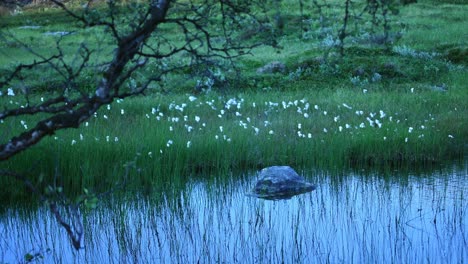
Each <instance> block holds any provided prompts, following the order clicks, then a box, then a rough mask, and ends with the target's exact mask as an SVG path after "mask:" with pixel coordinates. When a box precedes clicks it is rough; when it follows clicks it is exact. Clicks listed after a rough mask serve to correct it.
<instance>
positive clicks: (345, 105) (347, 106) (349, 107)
mask: <svg viewBox="0 0 468 264" xmlns="http://www.w3.org/2000/svg"><path fill="white" fill-rule="evenodd" d="M343 106H344V107H345V108H348V109H353V108H352V107H351V106H349V105H347V104H345V103H343Z"/></svg>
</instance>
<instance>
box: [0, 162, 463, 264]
mask: <svg viewBox="0 0 468 264" xmlns="http://www.w3.org/2000/svg"><path fill="white" fill-rule="evenodd" d="M303 175H304V176H305V177H306V178H307V180H309V181H311V182H313V183H315V184H317V186H318V187H317V190H315V191H313V192H311V193H307V194H302V195H299V196H296V197H293V198H291V199H289V200H280V201H268V200H261V199H257V198H254V197H249V196H246V195H245V194H246V193H248V192H250V190H251V188H252V187H253V186H254V184H255V178H256V175H255V174H251V175H244V176H242V177H234V176H233V179H232V180H230V181H229V182H224V183H213V182H207V181H206V180H195V181H192V182H190V183H188V184H187V186H186V188H185V189H184V190H182V191H180V193H179V192H178V193H176V194H175V195H170V196H169V195H166V196H163V199H159V200H157V201H154V200H155V199H148V198H143V197H139V198H138V199H126V200H124V201H120V200H119V201H116V200H114V201H108V202H107V203H106V202H103V203H102V204H101V206H100V207H99V208H98V209H96V210H94V211H92V212H89V213H86V214H85V215H84V217H83V222H84V226H85V239H84V249H82V250H80V251H74V250H73V249H72V246H71V244H70V242H69V240H68V238H67V236H66V233H65V231H64V230H63V229H61V228H60V227H59V226H58V224H57V223H56V222H55V220H54V219H53V218H52V216H51V214H50V213H49V212H48V211H47V210H46V209H44V208H40V209H35V210H26V209H21V208H11V209H9V210H7V213H6V214H4V215H1V219H0V263H17V262H21V261H24V256H25V254H26V253H29V254H31V255H34V254H38V255H37V256H38V257H39V256H40V257H41V258H38V262H39V263H42V262H44V263H101V264H103V263H465V262H468V230H467V229H468V200H467V195H468V184H467V181H468V176H467V171H466V169H459V168H458V169H451V170H445V171H438V172H435V173H432V174H431V175H418V176H416V175H408V174H405V175H401V174H398V173H394V175H388V174H387V175H385V176H384V175H380V174H370V175H369V174H366V175H364V174H362V175H359V174H350V173H343V174H341V175H337V174H334V175H329V174H325V173H316V172H304V173H303ZM235 178H242V179H243V180H234V179H235Z"/></svg>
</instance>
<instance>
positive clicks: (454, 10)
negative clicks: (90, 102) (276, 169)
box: [0, 1, 468, 201]
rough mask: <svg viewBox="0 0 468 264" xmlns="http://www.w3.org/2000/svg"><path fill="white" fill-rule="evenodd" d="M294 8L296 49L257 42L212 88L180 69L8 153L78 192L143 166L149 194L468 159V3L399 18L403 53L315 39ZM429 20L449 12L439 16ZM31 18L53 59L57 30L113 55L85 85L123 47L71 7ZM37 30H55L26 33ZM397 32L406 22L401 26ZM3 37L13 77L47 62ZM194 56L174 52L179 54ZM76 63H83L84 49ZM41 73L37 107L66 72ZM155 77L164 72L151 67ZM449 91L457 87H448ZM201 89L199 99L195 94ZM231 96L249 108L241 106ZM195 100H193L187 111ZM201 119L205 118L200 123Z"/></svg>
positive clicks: (288, 41) (5, 128)
mask: <svg viewBox="0 0 468 264" xmlns="http://www.w3.org/2000/svg"><path fill="white" fill-rule="evenodd" d="M285 7H287V8H285V9H284V10H286V11H285V12H286V13H285V16H286V17H287V18H288V20H287V21H286V26H285V30H284V31H283V35H282V36H280V37H279V45H280V46H282V47H283V48H282V49H273V48H271V47H268V46H262V47H259V48H256V49H255V50H253V52H252V55H248V56H245V57H243V58H242V59H240V60H239V61H237V66H238V69H239V70H240V72H241V75H240V76H238V75H236V74H235V73H234V72H231V71H227V70H225V69H224V68H222V67H219V68H218V67H217V66H213V67H212V68H210V70H212V71H217V70H220V71H221V73H222V75H224V76H225V77H226V81H224V82H217V83H215V84H214V86H213V87H212V88H213V89H212V91H210V92H202V93H199V91H197V90H195V89H194V86H195V83H196V81H197V79H198V80H204V79H203V78H206V76H205V77H204V76H202V75H200V74H199V72H197V70H196V69H193V68H187V69H185V70H181V71H178V72H176V73H173V74H172V75H169V76H168V77H167V79H166V82H165V83H163V85H164V87H166V88H165V92H161V89H158V88H152V89H150V91H149V93H148V96H146V97H134V98H129V99H126V100H125V101H123V102H117V103H114V104H113V105H112V106H111V107H110V110H108V109H101V110H100V111H99V112H98V113H97V117H96V118H91V119H90V120H89V121H88V125H83V126H82V127H81V128H79V129H70V130H66V131H59V132H58V133H57V134H56V135H55V136H53V137H49V138H46V139H44V140H43V141H42V142H41V143H39V144H38V145H37V146H34V147H33V148H31V149H29V150H27V151H25V152H24V153H21V154H19V155H17V156H15V157H13V158H12V159H10V160H8V161H6V162H2V164H1V167H2V168H8V169H12V170H19V171H25V164H27V165H28V166H27V169H29V170H30V171H29V173H30V174H31V176H32V177H33V178H36V177H37V175H39V174H41V173H42V174H44V175H45V181H44V182H41V183H37V184H39V185H41V184H44V185H45V182H48V183H50V182H51V181H53V178H54V175H56V176H58V179H59V182H58V184H59V185H63V186H64V189H65V190H67V191H68V192H70V193H73V194H78V193H81V192H82V190H83V188H91V189H93V190H95V191H98V192H100V191H105V190H108V189H109V188H110V187H112V186H115V185H116V184H120V183H122V182H123V181H125V179H124V178H125V177H124V175H125V167H124V164H128V162H131V161H134V162H135V166H136V167H137V168H138V169H134V170H131V172H130V173H129V174H128V175H127V181H125V182H126V183H127V185H126V186H127V188H129V189H140V188H141V187H142V186H143V188H144V190H145V191H152V190H154V189H158V190H159V189H161V188H163V187H162V186H170V185H173V184H176V185H177V184H183V183H184V182H185V181H186V179H187V178H189V177H195V175H199V174H211V175H217V176H220V175H225V174H227V172H228V171H231V170H251V169H257V168H262V167H265V166H269V165H277V164H288V165H291V166H295V167H309V168H310V167H316V168H322V169H325V170H327V169H347V168H350V167H351V168H362V167H372V168H376V167H377V168H380V167H389V168H399V167H402V166H403V167H404V166H411V167H417V166H428V165H432V164H440V163H443V162H446V161H447V160H448V161H454V160H463V159H465V155H466V144H467V143H466V142H467V139H468V128H467V125H466V124H468V106H467V104H466V102H467V101H468V93H467V86H466V76H467V71H466V59H463V54H464V53H463V52H466V43H468V39H467V38H468V36H467V35H466V34H463V33H462V32H464V31H463V26H464V21H466V13H467V12H465V11H466V8H467V6H466V5H461V6H460V5H456V6H455V5H449V4H445V5H443V7H442V8H440V7H439V6H437V5H434V4H430V3H426V2H424V1H422V2H421V3H418V4H412V5H409V6H407V7H404V8H402V10H401V11H402V16H401V17H400V18H399V19H398V21H394V23H397V24H398V23H399V24H404V25H406V28H405V31H404V32H403V33H404V34H403V37H402V38H401V40H399V42H397V43H395V46H394V47H393V49H390V50H389V49H387V48H386V47H376V46H372V45H369V44H368V43H364V44H356V43H354V44H353V43H352V42H350V41H349V42H347V43H346V56H345V57H344V58H341V57H339V56H337V54H336V52H334V51H333V50H332V51H330V52H328V53H327V52H325V51H324V49H325V48H324V47H323V44H321V43H322V42H323V39H322V38H321V37H320V34H319V33H320V32H319V29H318V28H312V29H314V30H317V32H315V31H314V32H312V34H311V36H313V37H312V38H307V39H305V38H300V34H299V33H298V32H299V31H298V30H299V23H296V22H297V21H298V19H300V17H299V12H298V10H297V7H296V9H295V7H294V6H291V5H286V4H285ZM335 11H336V10H335ZM338 13H339V12H338ZM309 15H310V16H311V17H313V16H315V15H316V14H314V13H311V14H309ZM429 15H431V17H432V16H435V18H433V19H432V18H431V19H430V20H429V19H428V18H427V17H430V16H429ZM22 16H24V17H22ZM22 16H16V17H9V18H3V17H2V21H1V23H2V25H4V26H5V28H6V29H7V30H9V32H10V33H13V35H14V37H15V38H18V39H20V40H22V41H24V42H25V43H26V44H27V45H32V43H36V44H38V46H40V47H42V48H40V50H39V52H41V53H42V54H43V55H51V54H54V52H56V50H54V49H48V47H49V46H53V45H54V42H55V40H56V39H55V38H53V37H50V36H45V35H44V34H43V33H45V32H49V31H61V30H63V29H65V28H66V29H67V30H70V31H71V30H76V33H74V34H72V35H70V36H67V37H64V38H63V40H62V41H63V43H62V44H63V48H64V52H66V53H71V54H75V51H76V50H77V49H78V48H79V45H80V43H81V42H83V41H86V42H88V43H89V44H88V46H89V48H90V49H92V50H94V51H96V52H98V53H99V56H97V58H95V59H93V61H91V63H90V64H91V67H90V68H89V69H86V72H85V76H84V77H83V78H81V79H79V80H77V81H78V84H79V85H80V87H81V88H82V89H83V90H90V91H91V90H92V89H93V87H94V84H95V82H96V79H97V78H98V77H99V73H98V72H97V71H96V70H95V69H96V68H95V67H98V66H97V65H98V64H99V63H101V62H103V61H106V60H107V59H109V57H110V56H111V53H110V50H111V46H110V44H111V43H110V42H109V41H98V40H99V39H104V40H106V35H103V34H101V33H102V31H100V30H90V31H89V30H87V31H83V30H81V29H79V27H77V25H69V24H68V22H69V21H68V20H67V19H66V18H65V17H63V14H61V13H60V12H55V11H54V12H47V13H40V12H39V13H37V14H36V13H25V14H24V15H22ZM23 18H27V19H23ZM55 18H56V19H55ZM22 21H27V22H22ZM24 25H41V28H38V29H21V30H20V29H17V27H18V26H24ZM400 26H401V25H400ZM330 27H331V28H332V30H336V29H337V28H338V27H337V25H330ZM395 28H399V27H398V26H397V25H396V24H395ZM171 30H172V29H171V28H166V29H164V32H171ZM171 38H174V40H177V39H178V37H177V36H171ZM28 43H29V44H28ZM39 44H40V45H39ZM0 45H1V48H2V49H1V50H2V51H0V54H1V56H0V65H1V66H0V72H5V73H6V72H8V69H9V68H11V65H12V64H15V63H19V62H30V61H32V60H34V59H35V57H34V56H32V55H31V54H29V53H28V52H27V51H26V50H25V49H24V47H21V46H18V45H14V44H12V43H11V42H1V43H0ZM180 58H181V57H176V58H174V62H176V61H177V60H179V59H180ZM65 59H66V60H67V61H73V60H74V59H75V57H74V56H73V55H71V56H69V57H66V58H65ZM274 60H279V61H282V62H284V63H285V64H286V66H287V69H288V70H287V72H286V73H285V74H271V75H258V74H256V69H257V68H258V67H260V66H262V65H264V64H265V63H268V62H271V61H274ZM153 66H154V65H153ZM200 72H201V71H200ZM28 74H30V76H32V77H33V78H32V81H31V82H30V83H26V84H27V85H29V86H31V87H35V88H34V89H33V90H32V96H31V97H30V98H29V99H30V101H31V102H39V100H40V98H41V97H47V96H48V94H49V92H53V90H54V89H55V88H54V87H56V86H59V85H60V83H61V82H63V81H64V80H63V78H62V77H60V76H56V75H54V73H53V72H47V71H46V70H45V69H40V70H38V71H30V72H29V73H28ZM146 74H150V69H148V70H146V71H144V72H143V75H146ZM378 76H380V77H378ZM377 77H378V78H377ZM0 78H1V77H0ZM23 84H24V83H23ZM439 86H444V87H446V88H447V91H445V92H438V91H434V89H436V87H439ZM14 88H15V92H16V93H17V94H20V93H21V92H20V90H19V89H17V87H14ZM2 91H3V90H2ZM190 95H195V96H196V97H197V99H196V100H195V101H193V102H192V101H190V100H189V96H190ZM230 99H233V100H235V101H236V104H233V105H230V106H229V109H228V108H227V107H226V103H227V102H228V101H229V100H230ZM231 102H232V101H231ZM270 102H271V103H270ZM283 102H284V103H285V104H286V108H285V107H283ZM24 103H25V101H24V98H21V96H15V97H9V96H6V95H4V96H2V97H0V106H2V108H4V107H11V106H12V105H11V104H13V105H16V104H17V105H21V104H24ZM238 103H239V106H240V108H239V109H238V108H237V104H238ZM182 104H186V106H185V107H183V111H181V110H180V107H182ZM254 104H255V106H254ZM307 105H308V106H307ZM316 105H317V108H318V109H315V106H316ZM176 106H178V107H177V108H178V109H179V110H178V109H177V108H176ZM350 107H351V108H352V109H349V108H350ZM153 108H154V109H156V110H157V111H152V109H153ZM298 109H300V111H299V112H298ZM122 110H123V114H122V112H121V111H122ZM221 110H223V111H224V113H223V114H222V113H221ZM361 111H362V112H361ZM236 112H237V113H236ZM325 112H326V113H325ZM305 113H306V114H307V116H304V114H305ZM159 114H162V116H159ZM104 115H105V116H106V118H104ZM158 116H159V120H158V119H157V118H158ZM196 117H199V118H200V120H199V121H198V122H197V121H196V119H195V118H196ZM175 118H178V121H177V122H176V121H175V120H176V119H175ZM184 118H186V119H187V120H184ZM367 118H369V119H370V120H371V122H373V126H371V122H370V121H369V120H367ZM376 119H377V120H378V121H376ZM35 120H37V119H36V118H35V117H24V118H21V119H19V118H12V119H8V120H4V122H3V123H1V124H0V127H1V130H0V131H1V132H0V133H1V134H0V135H1V138H9V137H11V136H13V135H16V134H17V133H19V132H20V131H23V130H24V124H21V121H25V124H26V125H27V126H28V127H29V128H31V127H32V126H33V125H34V121H35ZM376 122H377V123H376ZM203 124H205V125H203ZM379 124H381V127H380V128H379ZM244 126H245V127H244ZM189 127H191V128H189ZM220 127H222V131H221V128H220ZM256 129H258V133H256ZM189 130H190V131H189ZM270 131H272V133H271V134H270ZM170 141H172V144H169V142H170ZM2 142H3V141H2ZM188 142H190V143H188ZM168 144H169V146H168ZM188 144H189V146H188ZM221 177H222V176H221ZM35 182H36V180H35ZM0 186H4V187H2V188H3V189H2V192H0V193H1V194H2V197H1V198H2V201H12V200H16V199H18V197H27V196H28V195H29V194H28V193H25V192H24V190H23V189H22V188H11V187H12V186H20V183H18V182H15V181H14V180H13V179H9V178H1V179H0ZM44 187H45V186H44Z"/></svg>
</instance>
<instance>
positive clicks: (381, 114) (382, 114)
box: [379, 110, 386, 118]
mask: <svg viewBox="0 0 468 264" xmlns="http://www.w3.org/2000/svg"><path fill="white" fill-rule="evenodd" d="M379 113H380V118H384V117H385V116H386V114H385V113H384V111H382V110H380V111H379Z"/></svg>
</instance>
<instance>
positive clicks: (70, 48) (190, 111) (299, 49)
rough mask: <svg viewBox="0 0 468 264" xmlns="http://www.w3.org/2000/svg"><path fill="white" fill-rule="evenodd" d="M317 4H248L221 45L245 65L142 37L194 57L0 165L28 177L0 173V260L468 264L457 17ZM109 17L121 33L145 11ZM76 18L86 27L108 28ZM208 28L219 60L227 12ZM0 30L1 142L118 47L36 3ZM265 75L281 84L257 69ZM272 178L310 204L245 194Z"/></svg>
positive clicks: (440, 4)
mask: <svg viewBox="0 0 468 264" xmlns="http://www.w3.org/2000/svg"><path fill="white" fill-rule="evenodd" d="M182 2H183V3H185V2H190V3H192V1H182ZM201 2H202V1H200V3H201ZM208 2H209V1H208ZM299 2H300V3H301V5H299ZM327 2H328V4H325V1H309V2H307V1H298V3H292V1H273V2H272V3H269V4H272V8H271V9H268V10H262V9H261V8H259V7H255V8H258V9H253V10H254V11H255V12H258V14H261V15H259V16H258V17H256V19H257V20H255V23H254V22H253V21H254V20H248V19H247V18H245V20H235V21H236V23H239V24H238V25H237V24H236V25H237V26H239V27H238V28H235V30H232V31H229V32H230V33H231V34H232V35H230V37H232V39H235V40H237V41H240V43H242V45H243V48H246V49H245V51H246V52H248V54H243V52H244V50H242V52H240V51H239V50H236V52H238V53H235V56H232V57H228V58H225V57H223V56H219V55H220V54H221V53H216V52H215V53H210V52H212V51H210V50H209V49H208V50H205V48H206V46H203V45H202V44H200V43H202V41H200V39H201V38H200V35H198V34H197V32H195V31H193V32H192V30H195V29H196V28H193V27H191V28H189V29H190V30H189V31H188V32H192V33H189V34H188V35H187V32H184V31H183V30H181V28H179V27H177V26H174V25H171V24H169V25H163V26H162V27H160V28H158V31H157V32H156V33H157V34H160V35H162V36H163V38H162V39H163V41H162V42H157V41H158V39H156V38H153V39H151V38H149V40H148V46H145V49H144V50H145V51H148V50H151V51H155V50H157V51H158V52H162V53H163V54H166V53H167V54H170V53H171V52H172V48H174V47H188V46H190V49H189V52H187V53H180V54H179V53H176V54H172V55H171V56H168V57H165V58H164V59H160V60H152V59H148V60H145V61H143V60H134V61H131V63H134V64H133V66H135V65H136V66H135V68H138V67H140V66H141V68H138V69H139V70H138V71H136V70H135V71H130V73H131V74H129V75H128V76H125V77H126V78H124V79H123V81H122V83H121V84H122V94H123V95H125V94H126V93H127V94H126V95H128V94H133V95H134V96H123V95H122V94H117V95H116V96H115V97H113V98H112V100H110V101H109V102H107V101H106V102H105V103H102V107H100V108H99V109H97V111H96V112H95V113H93V114H91V115H90V118H88V119H86V120H85V121H83V122H82V123H81V124H80V126H79V127H77V128H74V129H66V130H57V131H55V133H54V134H53V135H50V136H47V137H44V138H43V139H42V140H41V141H40V142H39V143H38V144H37V145H35V146H33V147H30V148H28V149H27V150H25V151H23V152H21V153H20V154H18V155H15V156H12V157H10V158H9V159H8V160H5V161H2V162H1V163H0V172H4V171H15V172H20V173H22V174H24V175H26V178H21V179H22V181H18V177H16V178H15V177H5V176H2V177H0V201H1V207H0V216H1V217H0V234H1V235H0V241H1V242H0V252H2V255H0V257H1V258H0V261H1V262H20V261H28V260H29V261H32V260H39V261H44V262H47V263H49V262H76V263H80V262H89V261H91V262H96V261H104V262H106V261H114V262H128V263H132V262H133V263H141V262H148V263H152V262H154V261H156V262H184V263H196V262H198V261H200V262H206V263H215V262H241V263H254V262H272V263H277V262H285V263H298V262H302V263H308V262H332V263H336V262H348V261H349V262H382V261H389V260H391V262H411V263H414V262H424V261H426V260H428V261H430V262H452V263H458V262H463V260H464V259H467V258H468V256H467V255H466V254H467V252H468V249H467V247H468V246H467V240H468V237H467V233H466V230H465V228H466V225H467V221H468V217H467V214H466V210H467V209H468V208H467V207H466V204H467V203H466V197H465V196H466V193H467V191H468V190H467V188H466V184H464V182H466V180H467V178H466V177H467V171H466V168H467V165H466V151H467V146H468V145H467V139H468V126H467V124H468V104H467V103H466V102H467V101H468V86H467V85H466V83H467V76H468V72H467V69H466V66H467V59H466V58H467V56H466V55H467V50H468V46H467V43H468V36H467V35H466V34H465V33H464V32H465V31H466V29H465V27H466V21H467V20H468V17H467V14H468V6H467V5H466V4H464V3H461V2H458V1H455V0H453V1H429V0H425V1H423V0H419V1H418V3H416V4H411V5H407V6H398V12H396V11H395V12H394V11H392V10H390V9H385V8H390V7H389V6H387V7H385V6H384V7H383V9H377V10H378V12H377V13H374V14H373V13H372V12H363V13H362V14H360V15H359V12H357V11H359V10H361V11H362V10H363V8H364V7H365V2H366V1H362V2H360V1H354V2H355V3H354V2H353V3H354V4H352V5H351V6H350V7H348V8H350V10H351V11H353V12H350V14H353V15H350V16H349V17H348V20H347V23H348V24H347V27H343V14H344V11H345V9H346V6H345V2H349V1H327ZM390 2H391V1H390ZM390 2H389V3H390ZM193 3H196V4H197V3H198V2H197V1H193ZM203 3H205V2H203ZM273 7H274V8H273ZM71 8H72V9H71V10H74V11H76V12H77V14H81V13H80V12H81V11H80V10H83V9H82V8H81V7H80V6H72V7H71ZM114 8H115V9H114V11H113V12H111V13H112V14H114V15H116V17H118V18H119V19H120V20H121V21H120V20H119V19H116V20H118V21H119V23H120V22H122V25H123V26H121V27H120V26H119V27H116V30H119V31H121V32H127V31H129V30H131V29H132V27H133V26H134V25H132V26H130V24H128V25H127V24H125V23H126V21H127V22H128V21H129V18H131V17H135V16H138V14H139V12H141V10H142V9H141V8H142V7H141V6H140V5H138V4H130V5H122V6H120V5H116V6H114ZM184 8H185V6H184V5H181V6H180V9H177V10H175V11H174V12H175V13H173V14H175V16H176V17H177V16H179V15H181V14H182V15H183V14H184V13H183V12H184V10H185V11H187V10H186V9H184ZM392 8H393V7H392ZM77 10H78V11H77ZM85 10H88V9H85ZM90 10H91V12H90V13H86V12H87V11H86V12H85V14H86V19H88V16H89V19H94V18H96V17H99V16H98V14H109V10H107V9H106V7H105V5H97V6H96V8H95V9H90ZM214 10H215V9H214ZM278 10H280V11H281V12H279V11H278ZM385 10H387V11H385ZM348 11H349V10H348ZM384 11H385V12H384ZM390 11H391V12H390ZM83 12H84V11H83ZM262 12H264V13H262ZM255 14H257V13H255ZM0 15H1V14H0ZM197 15H200V13H197ZM204 19H205V18H203V19H201V20H202V21H203V26H206V27H207V30H208V32H210V33H212V34H213V35H212V37H213V38H212V39H210V41H212V43H213V45H214V47H215V48H219V47H223V45H227V42H226V40H225V39H223V37H225V36H223V35H222V34H221V33H219V32H220V31H219V30H218V29H217V28H216V25H218V24H217V23H218V22H219V21H221V19H222V17H219V16H211V17H210V18H209V19H207V20H204ZM236 19H237V18H236ZM249 19H250V18H249ZM247 22H248V23H247ZM205 23H206V24H205ZM119 25H120V24H119ZM0 28H1V29H0V108H1V111H3V112H0V144H2V146H5V145H6V144H7V143H8V142H9V141H8V140H10V139H14V138H15V136H18V135H22V133H23V132H28V131H31V130H32V129H34V128H35V127H36V124H37V123H38V122H40V121H41V120H43V119H44V118H48V117H49V116H50V114H51V111H49V112H47V111H46V112H43V113H39V114H36V115H29V114H27V113H26V114H24V115H23V114H21V113H23V112H21V111H24V112H25V110H21V109H30V108H28V107H31V106H41V105H42V106H44V105H45V106H49V105H47V102H48V100H49V99H50V98H61V99H63V98H65V99H66V100H64V101H63V102H64V104H63V105H61V106H60V107H65V108H66V105H67V104H69V103H70V102H72V103H70V105H72V104H74V103H73V102H75V101H73V100H81V99H82V98H85V99H84V100H83V101H79V102H80V103H76V105H78V106H81V105H83V104H86V103H87V101H86V100H88V99H89V98H92V96H94V95H95V91H96V88H97V87H98V86H99V85H100V83H102V76H103V75H104V72H106V71H107V70H108V69H109V67H110V65H111V64H110V63H109V61H110V60H112V58H113V54H114V53H113V52H114V48H115V45H116V40H115V39H114V38H113V36H112V30H111V31H109V30H105V29H103V28H99V27H91V28H87V27H85V26H83V24H82V23H81V22H80V21H76V19H73V17H70V16H69V15H67V14H66V13H65V12H63V11H61V10H60V9H57V8H51V7H48V6H46V7H45V8H30V9H29V10H27V9H24V11H23V13H21V14H16V15H14V16H0ZM182 29H183V27H182ZM341 32H345V33H346V34H345V35H342V34H341ZM184 34H186V35H184ZM158 36H159V35H158ZM187 39H188V40H187ZM187 42H188V43H189V44H190V45H188V46H184V45H187ZM158 43H159V44H158ZM194 43H197V45H198V44H200V45H199V46H197V45H195V46H191V45H194ZM244 46H245V47H244ZM194 47H198V48H194ZM236 47H237V46H236ZM247 47H248V48H247ZM192 49H193V50H192ZM205 52H206V53H205ZM193 54H196V55H197V56H196V57H195V58H194V57H192V55H193ZM88 55H89V58H88V57H87V56H88ZM91 55H92V56H91ZM208 55H210V56H212V55H214V56H213V57H210V58H209V59H208V58H207V57H206V58H205V56H208ZM241 55H242V56H241ZM54 56H58V58H59V59H57V58H56V57H54ZM49 57H53V61H52V62H47V63H40V64H38V65H35V66H34V67H23V68H22V69H21V74H20V75H16V73H14V71H15V69H16V67H17V66H18V65H19V64H24V65H27V64H29V63H33V62H34V63H36V60H38V61H41V60H44V59H45V58H49ZM272 62H275V63H277V65H280V66H279V68H278V69H279V70H277V71H275V72H271V73H268V72H267V73H264V72H261V71H259V70H258V69H259V68H261V67H264V66H265V65H269V64H270V63H272ZM140 64H141V65H140ZM143 64H144V65H143ZM143 66H144V67H143ZM67 67H69V68H67ZM130 68H131V67H130ZM131 69H133V68H131ZM12 73H13V74H12ZM75 73H79V74H77V75H76V76H75V75H74V74H75ZM9 76H13V77H14V78H13V77H12V78H11V79H10V78H9ZM155 76H156V77H157V78H156V77H155ZM70 78H71V79H70ZM151 78H153V79H152V81H147V80H148V79H151ZM142 87H144V89H142ZM77 102H78V101H77ZM73 106H74V105H73ZM18 109H19V110H18ZM38 109H39V107H38ZM13 110H14V111H18V112H17V113H20V114H18V115H14V114H12V113H14V112H13ZM5 113H6V114H7V115H8V116H7V117H5V115H4V114H5ZM271 165H289V166H292V167H294V168H295V169H296V170H297V171H301V172H302V174H303V176H305V177H306V178H307V180H308V181H310V182H312V183H313V184H317V185H318V189H317V190H316V191H314V192H312V193H310V194H305V195H301V196H298V197H294V198H292V199H290V200H285V201H276V202H272V201H261V200H256V199H253V198H251V197H246V196H245V195H244V194H245V193H246V192H249V191H250V189H251V188H252V184H253V180H254V179H255V176H256V171H257V170H258V169H261V168H264V167H267V166H271ZM420 171H424V172H423V173H421V172H420ZM25 182H27V183H28V184H30V186H33V187H34V188H35V190H39V193H40V197H41V199H42V201H41V203H38V202H37V201H38V200H40V199H38V197H37V193H36V194H35V195H31V193H30V191H29V190H27V189H26V188H25V187H24V183H25ZM56 199H58V200H56ZM44 201H45V205H48V202H49V203H50V202H51V201H59V203H58V205H61V202H63V205H64V208H67V207H66V205H67V204H70V203H72V204H75V203H76V204H79V206H78V207H77V208H78V210H77V212H78V213H79V220H80V221H82V224H83V230H84V234H85V236H84V239H83V243H84V244H83V245H84V249H82V250H79V251H74V250H73V249H72V248H71V247H70V245H69V243H68V244H67V241H68V238H67V235H66V233H65V232H64V231H63V230H60V227H59V226H58V225H57V224H56V223H55V222H54V218H53V217H52V216H51V215H50V212H48V211H47V208H46V207H44V203H43V202H44ZM75 220H76V219H75ZM103 249H104V250H103ZM2 258H3V259H2Z"/></svg>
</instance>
